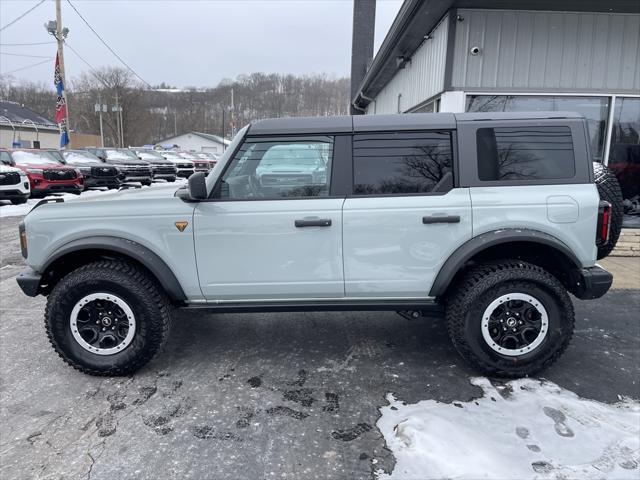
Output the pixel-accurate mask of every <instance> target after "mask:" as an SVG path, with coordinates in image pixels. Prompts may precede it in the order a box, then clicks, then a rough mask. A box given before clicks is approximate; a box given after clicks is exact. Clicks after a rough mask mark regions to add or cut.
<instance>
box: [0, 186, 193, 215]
mask: <svg viewBox="0 0 640 480" xmlns="http://www.w3.org/2000/svg"><path fill="white" fill-rule="evenodd" d="M183 184H184V180H181V179H178V180H176V182H175V184H174V185H175V186H176V190H177V189H178V188H179V187H180V186H181V185H183ZM163 185H167V183H166V182H154V183H152V184H151V186H150V187H141V188H155V187H161V186H163ZM115 191H116V190H108V189H106V188H103V189H96V190H93V189H92V190H87V191H84V192H82V193H81V194H80V195H81V196H82V197H83V198H84V197H92V196H96V195H104V194H105V193H113V192H115ZM55 197H61V198H64V199H65V201H67V200H68V199H71V198H77V197H78V196H77V195H74V194H73V193H62V194H54V195H49V196H47V197H45V198H55ZM40 200H42V199H41V198H30V199H29V200H27V203H23V204H22V205H12V204H11V203H9V202H8V201H3V200H0V217H21V216H23V215H26V214H27V213H29V212H30V211H31V209H32V208H33V207H34V205H35V204H36V203H38V202H39V201H40Z"/></svg>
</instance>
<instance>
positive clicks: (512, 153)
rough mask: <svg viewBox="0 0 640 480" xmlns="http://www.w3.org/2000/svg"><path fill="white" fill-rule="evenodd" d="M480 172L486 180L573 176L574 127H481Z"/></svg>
mask: <svg viewBox="0 0 640 480" xmlns="http://www.w3.org/2000/svg"><path fill="white" fill-rule="evenodd" d="M476 144H477V150H478V176H479V177H480V180H483V181H495V180H545V179H546V180H549V179H560V178H572V177H574V176H575V172H576V167H575V159H574V155H573V139H572V137H571V129H570V128H569V127H562V126H549V127H542V126H535V127H499V128H479V129H478V131H477V134H476Z"/></svg>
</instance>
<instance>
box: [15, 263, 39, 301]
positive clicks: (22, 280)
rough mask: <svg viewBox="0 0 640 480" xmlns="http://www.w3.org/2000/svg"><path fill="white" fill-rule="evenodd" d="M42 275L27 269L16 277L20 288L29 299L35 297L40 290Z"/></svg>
mask: <svg viewBox="0 0 640 480" xmlns="http://www.w3.org/2000/svg"><path fill="white" fill-rule="evenodd" d="M41 279H42V275H40V274H39V273H38V272H36V271H35V270H33V269H32V268H25V269H24V270H23V271H22V272H20V274H19V275H18V276H17V277H16V281H17V282H18V286H19V287H20V288H21V289H22V291H23V292H24V294H25V295H27V296H29V297H35V296H36V295H38V293H39V290H40V280H41Z"/></svg>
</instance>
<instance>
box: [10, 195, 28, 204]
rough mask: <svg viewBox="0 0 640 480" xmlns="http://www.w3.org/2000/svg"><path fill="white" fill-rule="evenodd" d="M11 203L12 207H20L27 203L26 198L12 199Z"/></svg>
mask: <svg viewBox="0 0 640 480" xmlns="http://www.w3.org/2000/svg"><path fill="white" fill-rule="evenodd" d="M11 203H12V204H13V205H22V204H23V203H27V198H26V197H23V198H12V199H11Z"/></svg>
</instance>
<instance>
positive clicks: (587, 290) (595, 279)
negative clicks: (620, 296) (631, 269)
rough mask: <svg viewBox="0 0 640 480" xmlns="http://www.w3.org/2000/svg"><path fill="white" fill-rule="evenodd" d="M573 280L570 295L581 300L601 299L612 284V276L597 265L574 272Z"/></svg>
mask: <svg viewBox="0 0 640 480" xmlns="http://www.w3.org/2000/svg"><path fill="white" fill-rule="evenodd" d="M573 279H574V281H573V285H574V289H573V291H572V292H571V293H573V294H574V295H575V296H576V297H577V298H579V299H581V300H592V299H594V298H600V297H602V296H603V295H604V294H605V293H607V292H608V291H609V288H611V284H612V283H613V275H611V274H610V273H609V272H607V271H606V270H605V269H604V268H602V267H599V266H598V265H596V266H595V267H590V268H582V269H579V270H578V269H576V270H574V271H573Z"/></svg>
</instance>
